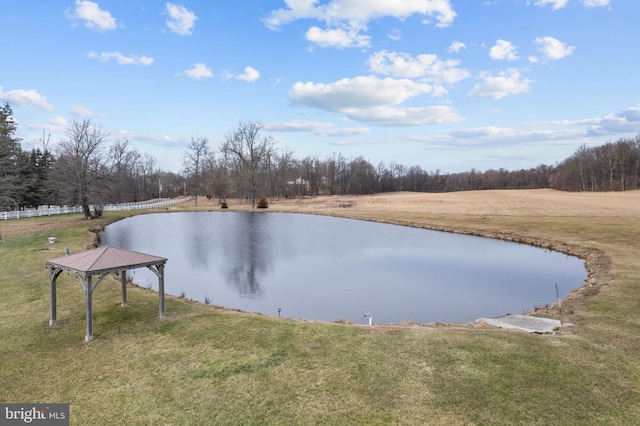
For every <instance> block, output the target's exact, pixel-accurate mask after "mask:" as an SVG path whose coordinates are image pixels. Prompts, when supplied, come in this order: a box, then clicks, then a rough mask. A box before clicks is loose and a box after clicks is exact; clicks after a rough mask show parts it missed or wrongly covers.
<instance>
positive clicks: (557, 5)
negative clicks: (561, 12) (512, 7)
mask: <svg viewBox="0 0 640 426" xmlns="http://www.w3.org/2000/svg"><path fill="white" fill-rule="evenodd" d="M548 4H550V5H551V10H558V9H562V8H563V7H565V6H566V5H567V4H569V0H536V2H535V5H536V6H546V5H548Z"/></svg>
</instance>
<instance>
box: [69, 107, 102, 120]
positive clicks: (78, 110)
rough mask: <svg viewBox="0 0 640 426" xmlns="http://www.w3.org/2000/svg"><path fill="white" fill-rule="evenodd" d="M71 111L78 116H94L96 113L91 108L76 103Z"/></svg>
mask: <svg viewBox="0 0 640 426" xmlns="http://www.w3.org/2000/svg"><path fill="white" fill-rule="evenodd" d="M71 113H72V114H73V115H75V116H78V117H94V116H95V115H96V114H95V113H94V112H93V111H92V110H91V109H89V108H87V107H85V106H82V105H75V106H74V107H73V108H71Z"/></svg>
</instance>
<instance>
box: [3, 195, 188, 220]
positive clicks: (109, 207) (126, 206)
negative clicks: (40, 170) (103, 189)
mask: <svg viewBox="0 0 640 426" xmlns="http://www.w3.org/2000/svg"><path fill="white" fill-rule="evenodd" d="M191 199H192V198H191V197H186V198H175V199H173V200H172V199H168V198H155V199H153V200H147V201H138V202H136V203H123V204H105V205H104V207H103V211H106V212H116V211H123V210H141V209H156V208H162V207H168V206H172V205H174V204H179V203H184V202H185V201H189V200H191ZM93 207H94V206H92V205H91V206H89V208H90V209H91V211H93ZM68 213H82V207H80V206H40V207H38V208H37V209H28V210H15V211H9V212H0V219H4V220H9V219H21V218H28V217H41V216H54V215H59V214H68Z"/></svg>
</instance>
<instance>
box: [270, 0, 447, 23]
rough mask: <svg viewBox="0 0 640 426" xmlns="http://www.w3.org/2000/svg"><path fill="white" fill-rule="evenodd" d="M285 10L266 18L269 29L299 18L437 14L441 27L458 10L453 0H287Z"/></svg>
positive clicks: (354, 18) (360, 18)
mask: <svg viewBox="0 0 640 426" xmlns="http://www.w3.org/2000/svg"><path fill="white" fill-rule="evenodd" d="M285 3H286V4H287V8H286V9H278V10H274V11H272V12H271V13H270V15H269V16H268V17H267V18H266V19H265V22H266V24H267V26H268V27H269V28H272V29H277V28H279V27H281V26H283V25H286V24H289V23H291V22H294V21H296V20H298V19H305V18H313V19H318V20H322V21H325V22H358V23H360V24H363V25H366V23H367V22H369V21H370V20H371V19H376V18H382V17H387V16H389V17H395V18H398V19H405V18H408V17H409V16H411V15H415V14H418V15H425V16H436V20H437V21H438V24H437V25H438V26H439V27H446V26H449V25H451V23H452V22H453V20H454V19H455V17H456V13H455V11H454V10H453V7H452V6H451V2H450V0H405V1H397V0H376V1H363V0H330V1H328V2H327V3H325V4H322V5H318V3H319V2H318V0H285Z"/></svg>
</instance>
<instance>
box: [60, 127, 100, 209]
mask: <svg viewBox="0 0 640 426" xmlns="http://www.w3.org/2000/svg"><path fill="white" fill-rule="evenodd" d="M108 137H109V132H107V131H105V130H104V129H102V128H101V127H99V126H96V125H94V124H93V123H91V120H89V119H85V120H82V121H79V120H77V119H74V120H73V122H72V123H71V127H70V128H69V129H68V130H67V132H66V139H63V140H61V141H60V143H59V144H58V147H57V150H58V160H57V161H56V163H55V166H54V168H53V170H52V177H53V179H54V181H55V183H56V185H55V188H56V190H57V192H58V195H59V196H60V197H61V198H62V199H63V200H64V201H65V202H68V203H72V204H80V205H82V210H83V212H84V214H85V217H87V218H91V212H90V210H89V203H90V202H91V203H96V204H102V203H104V201H105V200H104V192H105V191H104V188H105V185H104V184H105V180H106V179H107V178H108V176H109V170H108V169H107V167H106V160H105V158H106V156H105V155H104V151H105V143H106V141H107V138H108Z"/></svg>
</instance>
